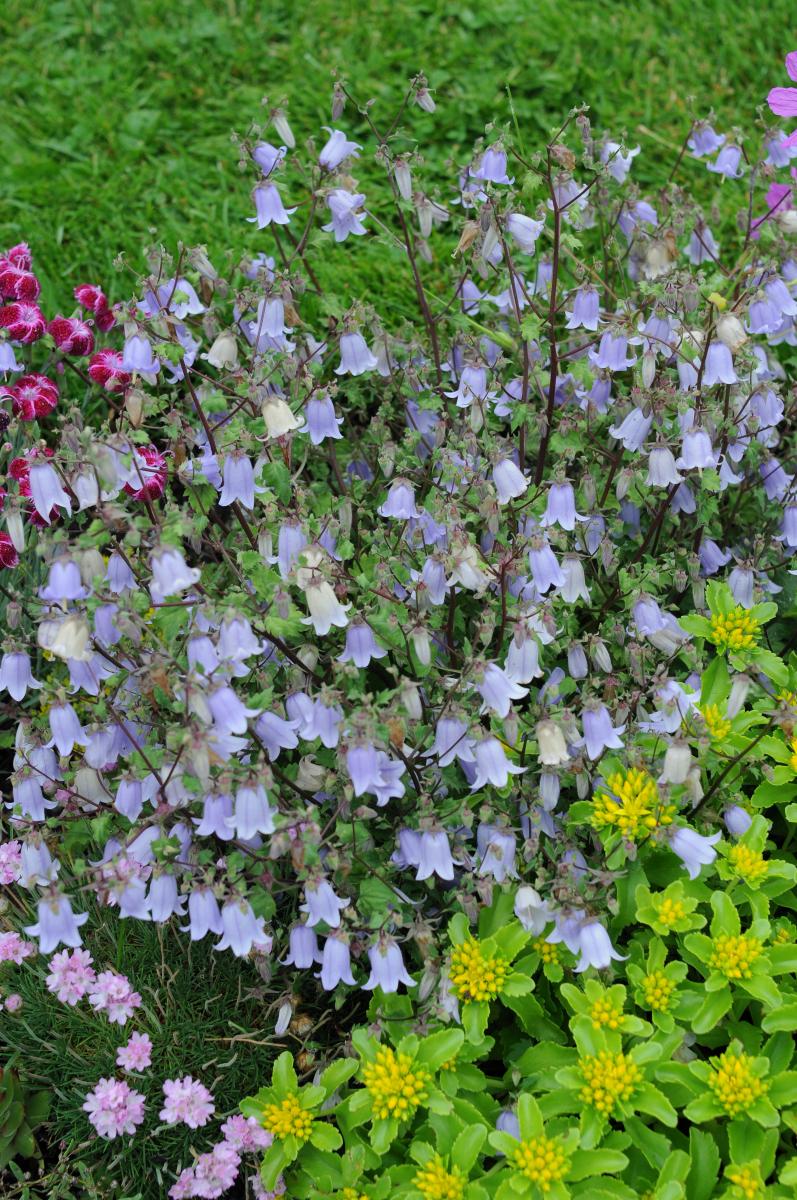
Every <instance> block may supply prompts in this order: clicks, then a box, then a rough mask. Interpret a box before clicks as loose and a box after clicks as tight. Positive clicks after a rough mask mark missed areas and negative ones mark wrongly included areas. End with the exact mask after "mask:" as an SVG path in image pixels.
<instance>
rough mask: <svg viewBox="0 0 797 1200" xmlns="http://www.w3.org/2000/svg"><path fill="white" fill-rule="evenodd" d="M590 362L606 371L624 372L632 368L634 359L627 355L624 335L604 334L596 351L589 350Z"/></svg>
mask: <svg viewBox="0 0 797 1200" xmlns="http://www.w3.org/2000/svg"><path fill="white" fill-rule="evenodd" d="M589 359H590V362H592V363H593V365H594V366H596V367H601V368H602V369H603V370H606V371H625V370H626V369H627V368H628V367H633V365H634V363H635V362H636V358H635V357H633V355H629V354H628V338H627V337H626V336H625V334H622V333H619V334H616V335H615V334H611V333H608V332H607V333H604V334H602V335H601V340H600V345H599V346H598V349H597V350H595V349H590V351H589Z"/></svg>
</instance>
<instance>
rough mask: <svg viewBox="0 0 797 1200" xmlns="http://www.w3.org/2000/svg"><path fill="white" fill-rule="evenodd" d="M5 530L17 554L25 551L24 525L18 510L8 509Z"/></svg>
mask: <svg viewBox="0 0 797 1200" xmlns="http://www.w3.org/2000/svg"><path fill="white" fill-rule="evenodd" d="M6 529H7V531H8V536H9V537H10V538H11V542H12V545H13V547H14V549H15V550H16V552H17V554H21V553H22V551H23V550H24V549H25V523H24V521H23V519H22V513H21V512H20V511H19V509H18V508H9V509H8V511H7V512H6Z"/></svg>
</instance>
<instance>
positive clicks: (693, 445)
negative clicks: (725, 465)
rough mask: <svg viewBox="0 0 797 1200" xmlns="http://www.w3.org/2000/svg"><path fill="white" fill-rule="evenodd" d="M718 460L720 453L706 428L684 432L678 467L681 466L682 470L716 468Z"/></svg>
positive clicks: (676, 462) (677, 460)
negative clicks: (712, 442) (713, 444)
mask: <svg viewBox="0 0 797 1200" xmlns="http://www.w3.org/2000/svg"><path fill="white" fill-rule="evenodd" d="M718 462H719V454H718V453H717V451H716V450H715V449H714V447H713V446H712V444H711V438H710V437H709V435H708V434H707V433H706V431H705V429H699V428H696V429H690V430H688V432H687V433H685V434H684V436H683V441H682V442H681V455H680V457H679V458H677V459H676V460H675V465H676V467H680V468H681V470H682V471H691V470H693V469H698V470H705V469H706V468H714V469H716V467H717V464H718Z"/></svg>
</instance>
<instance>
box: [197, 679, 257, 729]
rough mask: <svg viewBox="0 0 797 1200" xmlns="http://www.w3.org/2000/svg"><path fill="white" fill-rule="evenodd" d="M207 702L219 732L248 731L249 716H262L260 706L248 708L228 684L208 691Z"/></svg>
mask: <svg viewBox="0 0 797 1200" xmlns="http://www.w3.org/2000/svg"><path fill="white" fill-rule="evenodd" d="M207 704H208V708H209V709H210V712H211V715H212V717H213V722H214V724H215V726H216V729H217V730H218V732H219V733H222V734H225V733H247V732H248V729H249V724H248V721H249V718H250V717H258V716H260V709H259V708H247V706H246V705H245V704H244V702H243V701H242V700H240V699H239V698H238V696H236V694H235V692H234V691H233V689H232V688H231V687H229V686H228V685H227V684H223V685H222V686H221V687H218V688H214V689H213V691H212V692H208V695H207Z"/></svg>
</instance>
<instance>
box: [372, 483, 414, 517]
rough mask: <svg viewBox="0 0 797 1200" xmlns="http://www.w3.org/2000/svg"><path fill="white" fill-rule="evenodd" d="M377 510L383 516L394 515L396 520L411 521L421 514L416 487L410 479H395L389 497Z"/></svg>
mask: <svg viewBox="0 0 797 1200" xmlns="http://www.w3.org/2000/svg"><path fill="white" fill-rule="evenodd" d="M377 512H378V513H379V515H380V516H381V517H392V518H393V519H394V520H396V521H409V520H410V519H411V518H413V517H419V516H420V515H421V514H420V512H419V511H418V508H417V507H416V504H415V489H414V487H413V486H412V484H411V483H410V482H409V480H408V479H395V480H394V481H393V483H392V484H391V485H390V491H389V492H388V494H387V499H386V500H384V501H383V503H382V504H380V506H379V508H378V509H377Z"/></svg>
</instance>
